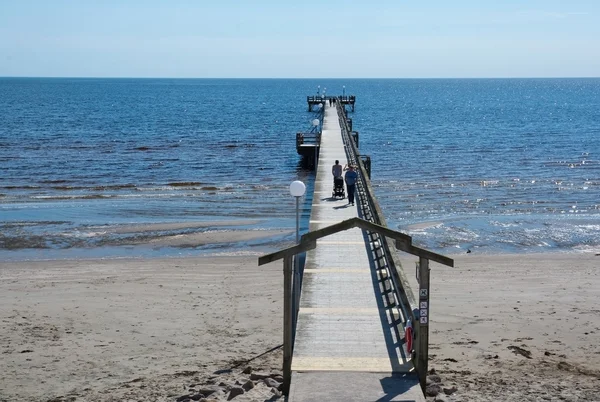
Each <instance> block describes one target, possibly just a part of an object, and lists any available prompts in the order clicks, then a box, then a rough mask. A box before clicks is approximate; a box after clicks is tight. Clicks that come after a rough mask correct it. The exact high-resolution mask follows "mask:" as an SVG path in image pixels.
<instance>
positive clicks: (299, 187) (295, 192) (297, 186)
mask: <svg viewBox="0 0 600 402" xmlns="http://www.w3.org/2000/svg"><path fill="white" fill-rule="evenodd" d="M305 191H306V186H305V185H304V183H302V182H301V181H300V180H296V181H293V182H292V184H290V194H291V195H292V196H294V197H296V244H300V197H302V196H303V195H304V192H305ZM293 277H294V282H293V284H292V327H293V331H292V333H293V334H295V333H296V321H297V319H298V307H299V305H300V264H299V263H298V254H296V255H295V256H294V274H293Z"/></svg>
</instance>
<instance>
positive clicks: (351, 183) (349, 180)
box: [344, 165, 358, 205]
mask: <svg viewBox="0 0 600 402" xmlns="http://www.w3.org/2000/svg"><path fill="white" fill-rule="evenodd" d="M344 170H346V174H345V176H344V178H345V179H346V189H347V191H348V204H352V205H354V189H355V188H356V180H357V179H358V173H356V171H355V170H354V166H353V165H346V166H344Z"/></svg>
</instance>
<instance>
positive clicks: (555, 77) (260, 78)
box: [0, 75, 600, 80]
mask: <svg viewBox="0 0 600 402" xmlns="http://www.w3.org/2000/svg"><path fill="white" fill-rule="evenodd" d="M4 78H36V79H40V78H42V79H61V78H63V79H137V80H482V79H483V80H491V79H494V80H504V79H506V80H510V79H597V78H600V76H548V77H543V76H542V77H540V76H514V77H493V76H489V77H342V78H339V77H158V76H157V77H134V76H83V75H81V76H66V75H64V76H63V75H56V76H52V75H49V76H42V75H40V76H28V75H0V79H4Z"/></svg>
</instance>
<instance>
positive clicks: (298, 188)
mask: <svg viewBox="0 0 600 402" xmlns="http://www.w3.org/2000/svg"><path fill="white" fill-rule="evenodd" d="M315 120H316V119H315ZM305 191H306V186H305V185H304V183H302V182H301V181H300V180H296V181H293V182H292V184H290V194H291V195H292V196H293V197H296V244H298V243H300V197H302V196H303V195H304V192H305Z"/></svg>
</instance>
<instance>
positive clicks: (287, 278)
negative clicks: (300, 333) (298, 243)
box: [283, 256, 293, 395]
mask: <svg viewBox="0 0 600 402" xmlns="http://www.w3.org/2000/svg"><path fill="white" fill-rule="evenodd" d="M292 264H293V262H292V257H291V256H288V257H285V258H284V260H283V393H284V394H285V395H289V392H290V383H291V380H292V346H293V339H292V337H293V331H292V325H293V323H292V297H293V295H292Z"/></svg>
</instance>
